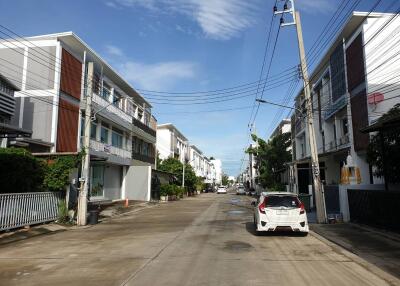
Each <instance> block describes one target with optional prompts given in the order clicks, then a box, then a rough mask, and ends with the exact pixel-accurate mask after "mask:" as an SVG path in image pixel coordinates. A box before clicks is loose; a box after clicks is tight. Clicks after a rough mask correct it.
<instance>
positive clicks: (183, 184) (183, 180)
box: [182, 160, 186, 188]
mask: <svg viewBox="0 0 400 286" xmlns="http://www.w3.org/2000/svg"><path fill="white" fill-rule="evenodd" d="M185 165H186V160H184V161H183V171H182V188H184V187H185Z"/></svg>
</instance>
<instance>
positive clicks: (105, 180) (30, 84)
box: [0, 32, 157, 200]
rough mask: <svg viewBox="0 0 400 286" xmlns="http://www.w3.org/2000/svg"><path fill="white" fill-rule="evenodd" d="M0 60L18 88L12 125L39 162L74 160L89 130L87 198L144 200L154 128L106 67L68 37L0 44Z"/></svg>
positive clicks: (140, 103)
mask: <svg viewBox="0 0 400 286" xmlns="http://www.w3.org/2000/svg"><path fill="white" fill-rule="evenodd" d="M0 60H1V61H2V62H3V64H2V65H0V73H5V74H6V76H7V78H8V80H9V81H10V82H12V83H13V84H14V85H15V86H16V87H17V88H18V91H16V92H15V98H16V110H15V116H14V118H15V124H16V125H18V126H20V127H21V128H24V129H28V130H32V136H31V138H27V137H21V138H18V142H19V143H20V144H24V145H25V147H26V148H27V149H28V150H30V151H31V152H33V153H34V154H36V155H46V154H49V155H57V154H77V153H78V152H80V151H81V150H82V141H83V140H82V138H83V136H84V133H83V130H84V127H85V126H86V124H90V147H89V150H86V152H89V153H90V158H91V163H90V180H89V182H90V183H89V185H90V199H91V200H104V199H106V200H118V199H124V198H129V199H144V200H147V199H149V196H150V194H149V187H147V185H148V184H149V183H148V182H150V177H151V169H152V167H154V165H155V143H156V125H157V123H156V120H155V118H154V117H153V116H152V114H151V105H150V104H149V103H148V102H147V101H146V99H144V98H143V97H142V96H141V95H140V94H139V93H137V92H136V91H135V89H133V88H132V86H131V85H130V84H129V83H128V82H127V81H126V80H124V79H123V78H122V77H121V76H120V75H119V74H118V73H117V72H116V71H115V70H114V69H113V68H112V67H111V66H110V65H109V64H108V63H107V62H106V61H104V60H103V59H102V58H101V57H100V56H99V55H98V54H97V53H96V52H95V51H94V50H92V49H91V48H90V47H89V46H88V45H87V44H86V43H85V42H83V41H82V40H81V39H80V38H79V37H78V36H76V35H75V34H74V33H72V32H66V33H58V34H51V35H42V36H36V37H29V38H25V39H23V40H18V41H17V40H3V41H0ZM89 66H93V74H91V73H90V71H89ZM89 86H91V89H92V92H91V93H89V92H88V87H89ZM88 97H90V98H91V102H92V108H91V121H90V122H85V109H86V102H87V98H88ZM138 180H139V181H138ZM141 181H143V182H142V184H139V183H138V182H141Z"/></svg>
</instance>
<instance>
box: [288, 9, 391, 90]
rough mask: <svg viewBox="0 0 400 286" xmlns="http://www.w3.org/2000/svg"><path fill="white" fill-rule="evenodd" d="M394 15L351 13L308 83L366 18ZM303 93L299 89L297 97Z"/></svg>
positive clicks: (321, 70)
mask: <svg viewBox="0 0 400 286" xmlns="http://www.w3.org/2000/svg"><path fill="white" fill-rule="evenodd" d="M393 15H394V13H380V12H372V13H369V12H361V11H353V13H352V14H351V15H350V16H349V17H348V18H347V20H346V21H345V23H344V24H343V26H342V28H341V29H340V31H339V32H338V33H337V34H336V36H335V37H332V38H334V39H335V40H334V41H333V42H331V43H330V45H329V48H328V49H326V50H325V52H324V54H323V56H322V57H321V59H320V61H319V62H318V64H317V65H316V66H315V68H314V69H313V71H312V72H311V73H310V75H309V78H310V81H311V82H312V78H318V75H319V74H322V73H323V72H324V71H325V69H324V68H323V67H324V66H326V65H327V63H328V62H329V56H330V55H331V54H332V52H333V51H334V49H335V48H336V46H337V45H338V44H339V43H340V42H342V39H343V38H345V39H347V38H349V37H351V35H352V34H353V33H354V31H355V30H357V29H358V27H360V26H361V25H362V23H363V22H364V21H365V20H366V17H367V18H381V17H385V16H386V17H389V16H393ZM302 93H303V88H301V89H300V91H299V92H298V94H297V96H296V98H297V97H299V96H300V95H301V94H302Z"/></svg>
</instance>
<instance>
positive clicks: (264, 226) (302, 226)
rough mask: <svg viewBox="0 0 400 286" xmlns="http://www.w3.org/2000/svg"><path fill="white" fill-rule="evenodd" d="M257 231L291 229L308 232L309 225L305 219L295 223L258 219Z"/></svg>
mask: <svg viewBox="0 0 400 286" xmlns="http://www.w3.org/2000/svg"><path fill="white" fill-rule="evenodd" d="M257 231H271V232H272V231H293V232H308V231H309V227H308V223H307V221H305V222H300V221H299V222H296V223H279V224H276V223H267V222H263V221H260V223H259V224H258V226H257Z"/></svg>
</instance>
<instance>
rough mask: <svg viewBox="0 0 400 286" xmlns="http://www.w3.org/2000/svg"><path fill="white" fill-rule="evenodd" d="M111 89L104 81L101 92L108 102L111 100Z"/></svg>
mask: <svg viewBox="0 0 400 286" xmlns="http://www.w3.org/2000/svg"><path fill="white" fill-rule="evenodd" d="M110 94H111V87H110V86H109V85H108V84H107V83H105V82H104V81H103V90H102V92H101V96H102V97H103V98H104V99H106V100H107V101H108V100H109V99H110Z"/></svg>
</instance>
